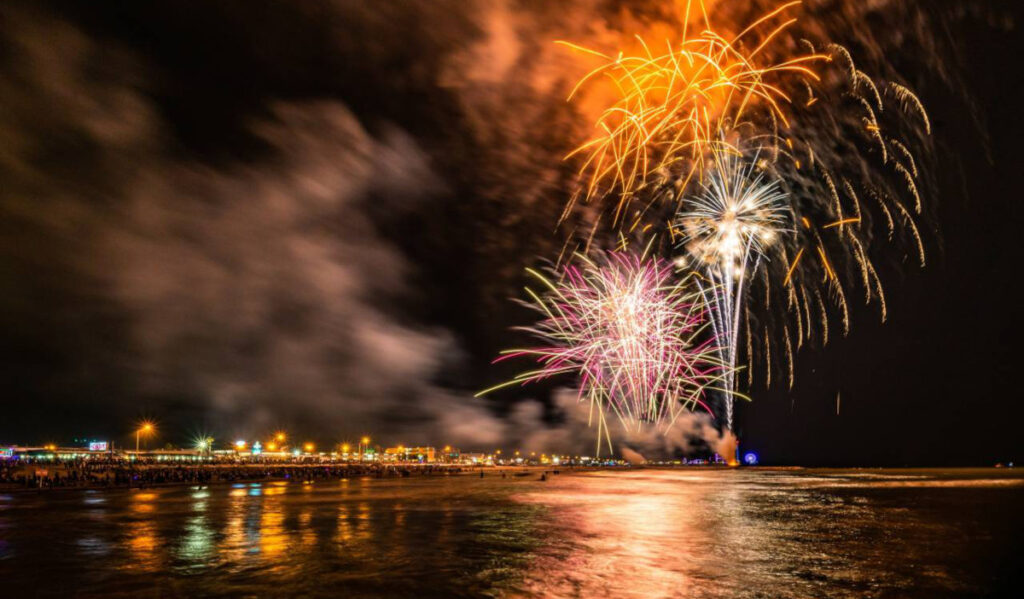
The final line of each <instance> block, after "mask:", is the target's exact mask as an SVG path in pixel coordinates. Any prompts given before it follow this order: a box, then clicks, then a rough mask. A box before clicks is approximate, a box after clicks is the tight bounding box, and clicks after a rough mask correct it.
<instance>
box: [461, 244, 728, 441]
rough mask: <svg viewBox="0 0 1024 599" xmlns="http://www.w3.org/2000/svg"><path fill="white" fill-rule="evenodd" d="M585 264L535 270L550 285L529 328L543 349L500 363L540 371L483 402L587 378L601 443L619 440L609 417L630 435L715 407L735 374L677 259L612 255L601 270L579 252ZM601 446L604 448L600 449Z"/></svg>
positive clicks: (534, 303)
mask: <svg viewBox="0 0 1024 599" xmlns="http://www.w3.org/2000/svg"><path fill="white" fill-rule="evenodd" d="M576 258H577V259H578V260H579V262H580V266H576V265H569V266H565V267H563V268H562V269H559V270H555V269H550V270H549V272H548V273H547V275H545V274H544V273H541V272H538V271H534V270H529V272H530V274H531V275H532V276H533V277H534V278H535V279H536V280H537V281H538V282H539V283H540V284H541V285H542V286H543V290H542V291H541V292H539V293H538V292H535V291H533V290H532V289H529V288H527V290H526V293H527V295H528V296H529V297H530V301H529V302H525V305H526V306H528V307H530V308H532V309H533V310H536V311H537V312H539V313H540V314H541V316H542V319H541V321H540V322H539V323H537V324H536V325H534V326H531V327H521V328H520V330H522V331H525V332H527V333H529V334H530V335H531V336H532V337H534V338H536V339H539V340H541V341H542V343H543V345H540V346H537V347H531V348H526V349H514V350H508V351H505V352H502V354H503V355H502V357H500V358H498V360H496V361H501V360H506V359H510V358H516V357H528V358H531V359H533V360H535V361H536V363H537V368H535V369H533V370H529V371H526V372H523V373H521V374H519V375H517V376H516V377H515V378H513V379H512V380H511V381H508V382H506V383H502V384H501V385H497V386H495V387H492V388H490V389H487V390H484V391H482V392H480V393H479V394H478V396H480V395H483V394H485V393H489V392H491V391H494V390H496V389H499V388H502V387H507V386H511V385H521V384H526V383H535V382H539V381H543V380H545V379H549V378H551V377H555V376H559V375H569V374H574V375H577V376H578V383H579V399H580V401H581V402H588V403H589V404H590V410H591V417H592V421H591V424H593V418H594V417H595V416H596V419H597V428H598V444H599V446H600V442H601V437H602V434H603V436H604V437H605V438H606V439H607V440H608V443H609V449H610V447H611V445H610V444H611V439H610V436H609V432H608V423H607V421H606V415H608V414H614V415H615V416H616V417H617V418H618V419H619V421H620V422H621V424H622V426H623V428H624V429H626V431H627V432H631V431H640V430H641V429H642V428H643V427H644V426H645V424H652V425H654V426H655V427H657V428H658V429H659V430H660V431H661V432H663V433H664V432H667V431H668V429H669V428H671V426H672V425H673V423H674V422H675V420H676V419H677V418H678V417H679V416H680V414H682V413H683V412H684V411H686V410H692V409H695V408H697V407H703V408H704V409H707V410H708V411H709V412H710V411H711V410H710V408H709V407H708V406H707V404H706V402H705V401H704V394H705V391H706V390H707V389H711V388H715V386H716V385H718V384H719V383H720V382H721V381H722V380H723V377H724V376H725V375H726V374H727V369H726V367H725V366H724V365H723V364H722V363H721V361H720V360H719V359H718V354H719V347H718V343H717V339H716V338H715V336H714V335H710V334H709V331H708V318H709V317H708V314H707V311H706V308H705V306H704V303H703V302H702V301H701V297H700V294H699V292H697V291H693V290H692V289H691V287H690V281H689V280H688V279H687V278H684V279H682V280H679V279H678V278H677V277H676V275H675V272H674V267H673V266H672V264H671V263H670V262H667V261H665V260H661V259H658V258H647V257H643V256H636V255H632V254H629V253H622V252H609V253H607V254H605V255H604V259H603V260H601V262H600V263H598V262H596V261H594V260H591V259H589V258H587V257H585V256H582V255H579V254H577V255H576ZM599 449H600V447H599Z"/></svg>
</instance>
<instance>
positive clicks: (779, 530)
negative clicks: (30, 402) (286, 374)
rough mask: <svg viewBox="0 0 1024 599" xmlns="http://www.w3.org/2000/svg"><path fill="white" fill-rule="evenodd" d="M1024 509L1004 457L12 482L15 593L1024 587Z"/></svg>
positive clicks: (4, 571)
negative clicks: (208, 480)
mask: <svg viewBox="0 0 1024 599" xmlns="http://www.w3.org/2000/svg"><path fill="white" fill-rule="evenodd" d="M1022 508H1024V472H1020V471H1013V470H991V469H989V470H758V469H740V470H716V469H699V468H694V469H688V470H633V471H603V472H586V473H570V472H566V471H562V473H561V474H559V475H557V476H549V478H548V480H547V481H546V482H543V481H540V480H538V473H536V472H535V473H532V474H531V475H529V476H524V477H509V478H505V479H503V478H501V477H500V476H495V475H494V474H493V473H488V475H487V476H486V477H485V478H483V479H480V478H479V477H478V476H466V475H462V476H450V477H444V476H434V477H426V476H414V477H412V478H408V479H384V480H378V479H351V480H340V481H327V482H317V483H315V484H301V483H279V482H265V483H253V484H239V485H233V486H232V485H222V486H216V485H215V486H210V487H176V488H159V489H146V490H135V491H128V490H116V491H57V492H43V493H13V494H6V495H3V494H0V597H4V598H6V597H12V598H13V597H105V598H109V597H133V598H134V597H140V598H145V597H161V598H166V597H189V598H196V597H290V596H300V597H418V598H424V597H480V596H485V597H489V596H497V597H504V596H512V597H520V596H523V597H644V598H648V597H730V598H732V597H922V598H925V597H926V598H929V599H931V598H941V597H983V596H1005V597H1022V596H1024V583H1022V582H1021V581H1022V580H1024V521H1022V520H1024V519H1022V517H1021V509H1022Z"/></svg>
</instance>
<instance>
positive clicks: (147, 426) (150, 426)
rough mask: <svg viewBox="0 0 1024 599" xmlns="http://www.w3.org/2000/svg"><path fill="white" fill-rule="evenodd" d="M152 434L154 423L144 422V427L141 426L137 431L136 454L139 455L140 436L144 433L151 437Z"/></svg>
mask: <svg viewBox="0 0 1024 599" xmlns="http://www.w3.org/2000/svg"><path fill="white" fill-rule="evenodd" d="M152 432H153V423H152V422H143V423H142V426H140V427H139V428H138V429H137V430H136V431H135V453H139V435H141V434H143V433H145V434H146V435H149V434H150V433H152Z"/></svg>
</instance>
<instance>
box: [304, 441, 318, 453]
mask: <svg viewBox="0 0 1024 599" xmlns="http://www.w3.org/2000/svg"><path fill="white" fill-rule="evenodd" d="M302 448H303V449H305V450H306V453H313V450H314V449H316V445H313V444H312V443H306V444H305V445H304V446H303V447H302Z"/></svg>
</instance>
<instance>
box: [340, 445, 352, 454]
mask: <svg viewBox="0 0 1024 599" xmlns="http://www.w3.org/2000/svg"><path fill="white" fill-rule="evenodd" d="M349 449H350V447H349V445H348V443H342V444H341V453H344V454H348V450H349Z"/></svg>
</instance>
